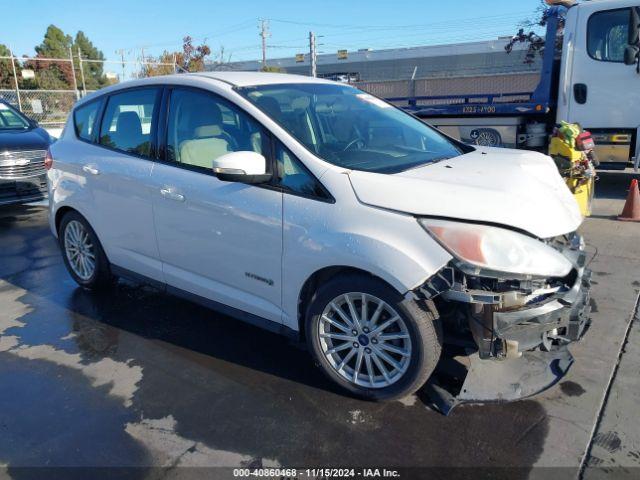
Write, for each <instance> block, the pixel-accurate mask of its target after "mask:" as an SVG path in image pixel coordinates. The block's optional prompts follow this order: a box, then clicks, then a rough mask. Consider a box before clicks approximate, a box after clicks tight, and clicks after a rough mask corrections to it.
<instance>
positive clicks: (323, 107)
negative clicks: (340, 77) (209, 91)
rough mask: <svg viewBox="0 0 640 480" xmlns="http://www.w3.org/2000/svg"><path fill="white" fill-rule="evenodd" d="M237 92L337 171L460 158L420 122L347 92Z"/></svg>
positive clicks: (324, 87)
mask: <svg viewBox="0 0 640 480" xmlns="http://www.w3.org/2000/svg"><path fill="white" fill-rule="evenodd" d="M238 92H239V93H240V94H242V95H243V96H244V97H245V98H247V99H248V100H250V101H251V102H253V103H254V104H255V105H256V106H257V107H258V108H260V109H261V110H262V111H263V112H264V113H265V114H267V115H268V116H270V117H271V118H272V119H273V120H274V121H275V122H277V123H278V124H280V126H282V128H284V129H285V130H287V131H288V132H289V133H290V134H291V135H292V136H294V137H295V138H296V139H297V140H298V141H299V142H300V143H302V144H303V145H304V146H305V147H307V149H308V150H310V151H311V152H312V153H314V154H315V155H317V156H319V157H320V158H323V159H324V160H326V161H328V162H330V163H332V164H334V165H338V166H340V167H345V168H349V169H353V170H363V171H368V172H378V173H396V172H401V171H404V170H408V169H411V168H415V167H419V166H422V165H426V164H429V163H433V162H437V161H440V160H445V159H449V158H452V157H457V156H459V155H461V154H462V153H464V152H463V150H462V148H461V147H459V146H458V145H457V144H455V143H454V142H452V141H451V140H449V139H448V138H446V137H445V136H443V135H442V134H441V133H439V132H437V131H436V130H435V129H433V128H431V127H429V126H428V125H426V124H425V123H423V122H421V121H420V120H418V119H416V118H414V117H412V116H411V115H408V114H406V113H404V112H402V111H401V110H399V109H397V108H395V107H393V106H392V105H390V104H388V103H386V102H384V101H382V100H379V99H378V98H376V97H374V96H372V95H369V94H367V93H364V92H362V91H361V90H358V89H355V88H353V87H349V86H343V85H333V84H315V83H313V84H283V85H264V86H258V87H245V88H240V89H238Z"/></svg>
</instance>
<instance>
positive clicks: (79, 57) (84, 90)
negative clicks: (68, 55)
mask: <svg viewBox="0 0 640 480" xmlns="http://www.w3.org/2000/svg"><path fill="white" fill-rule="evenodd" d="M78 63H79V64H80V79H81V80H82V92H83V93H84V95H86V94H87V84H86V82H85V81H84V65H82V52H81V51H80V47H78Z"/></svg>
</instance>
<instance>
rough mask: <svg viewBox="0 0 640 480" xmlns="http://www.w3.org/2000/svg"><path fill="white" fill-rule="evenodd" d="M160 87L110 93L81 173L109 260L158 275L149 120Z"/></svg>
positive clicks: (121, 265)
mask: <svg viewBox="0 0 640 480" xmlns="http://www.w3.org/2000/svg"><path fill="white" fill-rule="evenodd" d="M161 92H162V89H160V88H153V87H151V88H139V89H132V90H126V91H123V92H118V93H114V94H113V95H111V96H109V98H108V100H107V104H106V107H105V110H104V114H103V116H102V122H101V127H100V132H99V137H98V139H97V140H98V143H99V145H86V148H88V149H91V154H90V155H85V156H83V164H82V166H81V174H82V175H84V176H85V178H86V182H87V186H88V187H89V188H88V189H89V190H90V191H91V193H92V201H93V205H92V207H91V208H90V214H91V218H90V221H91V222H92V224H93V226H94V229H95V230H96V232H97V234H98V237H99V238H100V240H101V243H102V244H103V247H104V249H105V252H106V253H107V256H108V257H109V260H110V261H111V263H113V264H114V265H116V266H118V267H122V268H125V269H127V270H131V271H133V272H136V273H138V274H141V275H144V276H146V277H149V278H151V279H154V280H158V281H162V266H161V263H160V259H159V252H158V246H157V243H156V240H155V230H154V225H153V208H152V203H151V191H152V190H151V171H152V169H153V167H154V162H153V160H152V156H153V151H152V144H153V134H154V132H153V131H152V124H153V120H154V115H156V114H157V112H156V110H157V105H159V101H160V97H161Z"/></svg>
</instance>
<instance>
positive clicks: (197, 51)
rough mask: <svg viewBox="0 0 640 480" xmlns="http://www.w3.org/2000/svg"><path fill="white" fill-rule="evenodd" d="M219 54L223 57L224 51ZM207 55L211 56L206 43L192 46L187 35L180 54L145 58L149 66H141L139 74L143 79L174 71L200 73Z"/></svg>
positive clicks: (190, 39)
mask: <svg viewBox="0 0 640 480" xmlns="http://www.w3.org/2000/svg"><path fill="white" fill-rule="evenodd" d="M221 53H222V55H224V49H222V50H221ZM209 55H211V49H210V48H209V46H208V45H207V44H206V43H203V44H201V45H197V46H194V45H193V39H192V38H191V37H190V36H188V35H187V36H186V37H184V38H183V39H182V51H181V52H173V53H172V52H168V51H166V50H165V51H164V52H163V53H162V55H160V56H159V57H158V58H157V59H155V58H153V57H147V61H148V62H149V63H150V64H148V65H143V66H142V69H141V72H140V74H141V76H143V77H155V76H158V75H168V74H170V73H174V72H175V70H176V69H177V70H178V71H179V72H202V71H203V70H204V63H205V60H206V59H207V57H208V56H209ZM174 62H175V64H174ZM160 64H168V65H160Z"/></svg>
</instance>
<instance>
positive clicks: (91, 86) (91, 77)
mask: <svg viewBox="0 0 640 480" xmlns="http://www.w3.org/2000/svg"><path fill="white" fill-rule="evenodd" d="M78 52H80V54H81V55H82V58H83V60H85V59H86V60H104V54H103V53H102V52H101V51H100V50H98V49H97V48H96V47H95V46H94V45H93V43H91V41H90V40H89V39H88V38H87V36H86V35H85V34H84V32H83V31H82V30H81V31H79V32H78V33H76V38H75V40H74V42H73V56H74V59H75V58H77V55H78ZM80 65H82V71H83V72H84V81H85V86H86V88H87V90H97V89H99V88H102V87H104V86H106V85H107V84H108V81H107V79H106V77H105V75H104V66H103V64H102V63H98V62H85V63H82V64H80V62H79V61H78V62H75V67H76V76H77V77H78V78H77V80H78V85H80V86H81V85H82V76H81V74H80V71H79V70H80Z"/></svg>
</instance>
